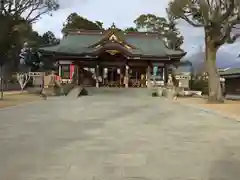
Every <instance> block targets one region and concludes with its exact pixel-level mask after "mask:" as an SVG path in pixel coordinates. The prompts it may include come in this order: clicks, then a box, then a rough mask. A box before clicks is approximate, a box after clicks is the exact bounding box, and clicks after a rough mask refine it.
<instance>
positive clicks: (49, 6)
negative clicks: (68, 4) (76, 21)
mask: <svg viewBox="0 0 240 180" xmlns="http://www.w3.org/2000/svg"><path fill="white" fill-rule="evenodd" d="M1 3H3V6H2V14H4V15H11V16H16V17H19V16H21V17H24V19H25V20H27V21H28V22H30V23H32V22H35V21H37V20H38V19H39V18H40V17H41V16H42V15H43V14H47V13H50V12H51V11H54V10H57V9H58V8H59V4H58V1H57V0H1Z"/></svg>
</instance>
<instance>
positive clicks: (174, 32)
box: [134, 13, 183, 50]
mask: <svg viewBox="0 0 240 180" xmlns="http://www.w3.org/2000/svg"><path fill="white" fill-rule="evenodd" d="M134 23H135V24H136V28H137V30H145V31H148V32H157V33H159V36H161V37H162V38H163V39H164V40H166V45H167V46H168V48H170V49H177V50H180V46H181V45H182V43H183V36H181V35H180V32H179V30H178V29H177V28H176V22H175V19H173V18H172V16H171V15H170V14H169V13H168V19H166V18H164V17H158V16H156V15H154V14H142V15H140V16H139V17H138V18H137V19H136V20H135V21H134Z"/></svg>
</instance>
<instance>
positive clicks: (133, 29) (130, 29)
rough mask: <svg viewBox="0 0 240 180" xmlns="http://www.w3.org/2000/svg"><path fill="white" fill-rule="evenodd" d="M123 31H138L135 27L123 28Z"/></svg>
mask: <svg viewBox="0 0 240 180" xmlns="http://www.w3.org/2000/svg"><path fill="white" fill-rule="evenodd" d="M123 31H124V32H126V33H128V32H138V29H137V28H135V27H128V28H126V29H124V30H123Z"/></svg>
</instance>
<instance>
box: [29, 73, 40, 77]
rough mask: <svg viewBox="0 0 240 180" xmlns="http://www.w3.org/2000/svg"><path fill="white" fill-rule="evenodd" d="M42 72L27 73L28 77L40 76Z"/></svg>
mask: <svg viewBox="0 0 240 180" xmlns="http://www.w3.org/2000/svg"><path fill="white" fill-rule="evenodd" d="M42 74H43V72H29V73H28V75H29V76H30V77H36V76H42Z"/></svg>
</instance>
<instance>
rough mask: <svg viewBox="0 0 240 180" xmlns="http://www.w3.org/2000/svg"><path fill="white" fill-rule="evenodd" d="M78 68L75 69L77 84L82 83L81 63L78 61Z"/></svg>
mask: <svg viewBox="0 0 240 180" xmlns="http://www.w3.org/2000/svg"><path fill="white" fill-rule="evenodd" d="M75 66H76V69H75V73H76V81H77V82H76V84H77V85H80V79H79V78H80V65H79V63H76V65H75Z"/></svg>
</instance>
